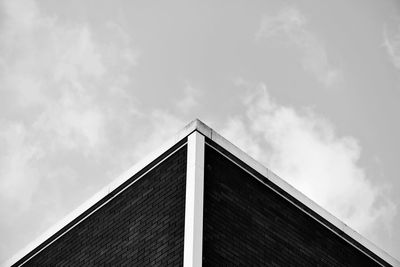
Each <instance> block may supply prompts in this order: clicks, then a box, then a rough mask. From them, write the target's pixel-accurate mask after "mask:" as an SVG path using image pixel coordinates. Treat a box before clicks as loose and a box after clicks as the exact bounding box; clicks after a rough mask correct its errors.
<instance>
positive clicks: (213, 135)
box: [197, 121, 400, 267]
mask: <svg viewBox="0 0 400 267" xmlns="http://www.w3.org/2000/svg"><path fill="white" fill-rule="evenodd" d="M197 124H198V128H197V130H198V131H200V132H201V133H202V134H204V135H205V136H206V137H208V138H210V139H211V140H212V141H214V142H215V143H217V144H218V145H219V146H221V147H222V148H224V149H225V150H227V151H228V152H229V153H231V154H232V155H234V156H235V157H237V158H238V159H239V160H241V161H243V162H244V163H245V164H247V165H248V166H249V167H251V168H253V169H254V170H256V171H257V172H258V173H260V174H261V175H263V176H265V177H266V178H267V179H269V180H270V181H272V182H273V183H274V184H275V185H277V186H278V187H280V188H281V189H283V190H284V191H285V192H287V193H288V194H290V195H291V196H293V197H294V198H295V199H297V200H298V201H300V202H301V203H303V204H304V205H305V206H307V207H308V208H310V209H311V210H313V211H314V212H315V213H317V214H318V215H319V216H321V217H322V218H324V219H325V220H327V221H328V222H330V223H331V224H333V225H334V226H335V227H337V228H338V229H340V230H341V231H343V232H344V233H346V234H347V235H349V236H350V237H351V238H353V239H354V240H355V241H357V242H358V243H360V244H361V245H363V246H364V247H366V248H367V249H368V250H370V251H371V252H373V253H375V254H376V255H377V256H378V257H380V258H382V259H383V260H385V261H386V262H387V263H389V264H391V265H393V266H399V267H400V262H399V261H398V260H397V259H395V258H394V257H392V256H390V255H389V254H388V253H387V252H385V251H384V250H382V249H381V248H379V247H377V246H376V245H375V244H374V243H372V242H371V241H369V240H368V239H366V238H365V237H363V236H362V235H360V234H359V233H358V232H356V231H355V230H353V229H352V228H350V227H349V226H347V225H346V224H345V223H344V222H342V221H341V220H339V219H338V218H336V217H335V216H333V215H332V214H330V213H329V212H328V211H327V210H325V209H324V208H322V207H321V206H319V205H318V204H317V203H315V202H314V201H312V200H311V199H309V198H308V197H307V196H305V195H304V194H303V193H301V192H300V191H298V190H297V189H296V188H294V187H293V186H291V185H290V184H288V183H287V182H286V181H284V180H283V179H282V178H280V177H279V176H278V175H276V174H275V173H274V172H272V171H271V170H269V169H268V168H267V167H265V166H264V165H262V164H261V163H259V162H258V161H256V160H255V159H253V158H252V157H250V156H249V155H248V154H246V153H245V152H244V151H242V150H241V149H240V148H238V147H237V146H235V145H234V144H232V143H231V142H229V141H228V140H227V139H225V138H224V137H223V136H221V135H220V134H218V133H217V132H215V131H214V130H213V129H211V128H209V127H208V126H207V125H206V124H204V123H203V122H201V121H198V122H197Z"/></svg>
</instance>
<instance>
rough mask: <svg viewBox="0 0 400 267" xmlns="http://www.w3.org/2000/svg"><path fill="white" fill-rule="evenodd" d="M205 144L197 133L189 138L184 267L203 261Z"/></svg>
mask: <svg viewBox="0 0 400 267" xmlns="http://www.w3.org/2000/svg"><path fill="white" fill-rule="evenodd" d="M204 143H205V142H204V136H203V135H202V134H200V133H199V132H197V131H194V132H193V133H192V134H190V135H189V136H188V143H187V144H188V148H187V170H186V203H185V239H184V246H183V267H201V266H202V261H203V197H204Z"/></svg>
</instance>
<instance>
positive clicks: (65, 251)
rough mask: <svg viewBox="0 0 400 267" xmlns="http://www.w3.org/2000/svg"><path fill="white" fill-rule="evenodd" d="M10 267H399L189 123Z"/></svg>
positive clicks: (225, 144) (212, 133)
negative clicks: (102, 266)
mask: <svg viewBox="0 0 400 267" xmlns="http://www.w3.org/2000/svg"><path fill="white" fill-rule="evenodd" d="M9 264H10V265H13V266H48V265H51V266H53V265H55V264H57V265H60V266H98V265H113V266H115V265H128V266H153V265H156V266H182V265H183V266H185V267H187V266H202V265H204V266H400V263H399V262H398V261H396V260H395V259H394V258H392V257H391V256H389V255H388V254H386V253H385V252H383V251H382V250H380V249H379V248H377V247H376V246H374V245H373V244H372V243H370V242H369V241H367V240H366V239H365V238H363V237H362V236H360V235H359V234H358V233H356V232H355V231H353V230H352V229H350V228H349V227H347V226H346V225H345V224H343V223H342V222H341V221H339V220H338V219H336V218H335V217H333V216H332V215H330V214H329V213H328V212H326V211H325V210H323V209H322V208H321V207H319V206H318V205H317V204H315V203H314V202H312V201H311V200H309V199H308V198H307V197H305V196H304V195H302V194H301V193H300V192H298V191H297V190H296V189H294V188H293V187H291V186H290V185H288V184H287V183H286V182H284V181H283V180H282V179H280V178H279V177H277V176H276V175H275V174H274V173H272V172H271V171H270V170H268V169H267V168H265V167H263V166H262V165H261V164H259V163H258V162H256V161H255V160H253V159H252V158H250V157H249V156H248V155H246V154H245V153H244V152H242V151H241V150H239V149H238V148H237V147H235V146H234V145H232V144H231V143H230V142H229V141H227V140H226V139H224V138H223V137H221V136H220V135H219V134H218V133H216V132H215V131H213V130H212V129H211V128H209V127H208V126H206V125H205V124H203V123H202V122H200V121H199V120H195V121H193V122H192V123H190V124H189V125H188V126H186V127H185V128H184V129H183V130H182V131H181V132H180V133H179V134H178V135H177V136H175V138H174V139H172V140H170V141H169V142H168V143H166V144H165V145H164V146H163V147H162V148H160V149H159V150H158V151H157V152H155V153H153V154H151V155H150V156H149V157H147V158H145V159H144V160H143V161H141V162H140V163H138V164H137V165H135V166H134V167H133V168H132V169H130V170H128V171H127V172H126V173H125V174H123V175H122V176H121V177H120V178H118V179H117V180H115V181H114V182H113V183H112V184H110V185H109V186H107V187H106V188H104V189H103V190H102V191H100V192H99V193H98V194H96V195H95V196H94V197H93V198H91V199H90V200H89V201H88V202H86V203H85V204H83V205H82V206H81V207H80V208H78V209H77V210H76V211H74V212H73V213H72V214H71V215H70V216H69V217H67V218H66V219H64V220H63V221H61V222H60V223H59V224H58V225H56V226H55V227H54V228H53V229H50V230H49V232H48V233H47V234H45V235H44V236H43V237H41V238H40V239H39V240H37V241H35V242H34V243H33V244H32V245H31V246H30V247H28V248H27V249H26V250H25V251H23V252H21V253H20V254H19V255H17V256H16V257H15V258H14V259H12V260H10V262H9Z"/></svg>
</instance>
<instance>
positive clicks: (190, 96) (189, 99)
mask: <svg viewBox="0 0 400 267" xmlns="http://www.w3.org/2000/svg"><path fill="white" fill-rule="evenodd" d="M199 96H200V91H199V90H197V89H196V88H194V87H193V86H191V85H190V84H189V83H188V84H186V86H185V88H184V90H183V98H182V99H181V100H179V101H178V102H177V104H176V106H177V107H178V109H179V110H180V111H181V112H184V113H185V112H188V111H189V110H191V109H193V108H194V107H196V106H197V105H198V101H197V99H198V97H199Z"/></svg>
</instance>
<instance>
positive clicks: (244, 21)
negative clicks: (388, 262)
mask: <svg viewBox="0 0 400 267" xmlns="http://www.w3.org/2000/svg"><path fill="white" fill-rule="evenodd" d="M399 101H400V4H399V2H398V1H395V0H393V1H391V0H387V1H372V0H366V1H361V0H360V1H351V2H350V1H343V0H337V1H329V2H327V1H323V3H322V2H321V1H289V0H288V1H273V0H267V1H264V0H263V1H257V0H254V1H241V0H234V1H122V0H115V1H101V0H96V1H95V0H79V1H77V0H70V1H54V0H41V1H34V0H0V262H2V261H5V260H7V259H8V258H10V257H11V256H13V255H14V254H15V253H16V252H18V251H19V250H21V249H22V248H24V247H25V246H26V245H27V244H28V243H30V242H31V241H32V240H34V239H35V238H37V237H38V236H40V235H41V234H42V233H43V232H45V231H46V230H47V229H48V228H49V227H51V226H52V225H54V224H55V223H56V222H58V221H59V220H61V219H62V218H63V217H65V216H66V215H67V214H68V213H70V212H71V211H73V210H74V209H75V208H77V207H78V206H79V205H80V204H81V203H83V202H84V201H85V200H87V199H88V198H90V197H91V196H92V195H93V194H95V193H96V192H97V191H99V190H100V189H101V188H102V187H104V186H106V185H107V184H108V183H110V182H111V181H112V180H113V179H114V178H116V177H117V176H118V175H120V174H121V173H123V172H124V171H125V170H127V169H128V168H129V167H131V166H132V165H134V164H135V163H136V162H138V161H139V160H140V159H141V158H142V157H143V156H144V155H146V154H148V153H150V152H151V151H153V150H154V149H156V148H157V147H158V146H159V145H160V144H162V143H164V142H165V141H166V140H168V139H169V138H171V137H172V136H174V134H175V133H176V132H178V131H179V130H180V129H181V128H183V127H184V126H185V125H186V124H187V123H189V122H190V121H192V120H193V119H195V118H199V119H201V120H202V121H204V122H205V123H206V124H208V125H209V126H210V127H212V128H213V129H215V130H216V131H217V132H219V133H220V134H222V135H223V136H224V137H226V138H227V139H228V140H230V141H231V142H232V143H233V144H235V145H237V146H238V147H239V148H241V149H243V150H244V151H245V152H247V153H248V154H250V155H251V156H252V157H253V158H255V159H257V160H258V161H260V162H261V163H262V164H264V165H265V166H266V167H268V168H269V169H271V170H272V171H274V172H275V173H276V174H278V175H279V176H280V177H282V178H283V179H284V180H285V181H287V182H288V183H289V184H291V185H293V186H294V187H295V188H297V189H298V190H299V191H301V192H302V193H304V194H305V195H306V196H308V197H309V198H311V199H312V200H314V201H315V202H316V203H317V204H319V205H320V206H322V207H323V208H325V209H326V210H327V211H329V212H330V213H332V214H333V215H334V216H336V217H337V218H339V219H340V220H342V221H343V222H344V223H346V224H347V225H349V226H350V227H352V228H353V229H355V230H356V231H357V232H359V233H360V234H361V235H363V236H365V237H366V238H367V239H369V240H371V241H372V242H373V243H375V244H376V245H377V246H378V247H380V248H382V249H383V250H385V251H386V252H388V253H389V254H391V255H392V256H393V257H395V258H397V259H400V227H399V226H400V179H399V178H400V177H399V172H400V169H399V164H398V163H399V162H398V161H399V158H400V140H399V136H400V120H399V114H400V105H399V104H398V103H399Z"/></svg>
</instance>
